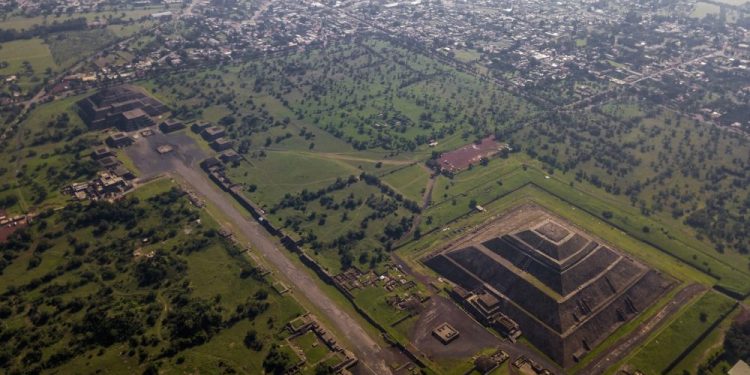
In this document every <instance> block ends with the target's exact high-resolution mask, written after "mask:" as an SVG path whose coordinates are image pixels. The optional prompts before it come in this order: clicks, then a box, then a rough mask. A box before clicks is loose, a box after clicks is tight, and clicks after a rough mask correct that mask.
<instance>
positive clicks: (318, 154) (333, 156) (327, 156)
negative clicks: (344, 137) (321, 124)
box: [269, 149, 414, 165]
mask: <svg viewBox="0 0 750 375" xmlns="http://www.w3.org/2000/svg"><path fill="white" fill-rule="evenodd" d="M269 152H276V153H289V154H297V155H303V156H309V157H311V158H318V159H334V160H348V161H361V162H365V163H383V164H384V165H409V164H414V160H393V159H369V158H363V157H358V156H351V155H347V154H337V153H334V152H305V151H291V150H274V149H270V150H269Z"/></svg>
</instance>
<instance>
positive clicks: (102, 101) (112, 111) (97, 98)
mask: <svg viewBox="0 0 750 375" xmlns="http://www.w3.org/2000/svg"><path fill="white" fill-rule="evenodd" d="M167 111H169V109H168V108H167V107H166V106H164V104H162V103H161V102H159V101H158V100H156V99H154V98H152V97H150V96H148V95H146V94H144V93H143V92H142V91H141V90H140V89H138V88H136V87H134V86H131V85H119V86H113V87H106V88H103V89H101V90H100V91H99V92H97V93H96V94H93V95H91V96H88V97H86V98H84V99H82V100H80V101H79V102H78V114H79V115H80V116H81V118H82V119H83V121H84V122H85V123H86V124H87V125H88V126H89V127H90V128H92V129H102V128H106V127H112V126H116V127H118V128H120V130H125V131H131V130H136V129H139V128H141V127H145V126H151V125H153V121H152V119H151V117H155V116H158V115H161V114H163V113H165V112H167Z"/></svg>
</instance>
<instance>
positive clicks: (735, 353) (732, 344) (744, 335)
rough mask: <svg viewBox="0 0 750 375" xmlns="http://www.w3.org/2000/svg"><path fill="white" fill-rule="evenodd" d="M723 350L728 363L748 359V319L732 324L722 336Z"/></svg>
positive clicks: (749, 354)
mask: <svg viewBox="0 0 750 375" xmlns="http://www.w3.org/2000/svg"><path fill="white" fill-rule="evenodd" d="M724 350H725V351H726V354H727V358H728V359H729V362H730V363H732V362H734V361H737V360H740V359H741V360H743V361H750V320H747V321H744V322H742V323H739V322H735V323H734V324H732V326H731V327H730V328H729V331H727V335H726V336H725V337H724Z"/></svg>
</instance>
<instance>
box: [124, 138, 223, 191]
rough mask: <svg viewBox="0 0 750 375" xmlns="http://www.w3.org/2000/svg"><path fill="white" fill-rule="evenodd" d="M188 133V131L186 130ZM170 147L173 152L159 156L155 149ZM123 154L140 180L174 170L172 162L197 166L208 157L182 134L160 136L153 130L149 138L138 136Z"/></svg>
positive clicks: (191, 139) (192, 140) (193, 141)
mask: <svg viewBox="0 0 750 375" xmlns="http://www.w3.org/2000/svg"><path fill="white" fill-rule="evenodd" d="M186 131H188V130H186ZM164 145H170V146H172V148H173V150H172V151H171V152H169V153H166V154H159V153H158V152H156V148H157V147H159V146H164ZM125 153H126V154H127V155H128V157H130V159H132V160H133V163H135V166H136V167H137V168H138V170H139V171H140V173H141V175H140V176H138V177H139V178H140V179H148V178H150V177H153V176H156V175H159V174H161V173H164V172H169V171H171V170H173V169H174V164H173V163H174V162H175V161H178V160H179V161H181V162H182V163H184V164H185V165H187V166H197V165H198V163H200V162H201V161H202V160H203V159H205V158H207V157H208V155H207V154H206V153H205V152H204V151H203V150H202V149H201V148H200V147H199V146H198V144H197V143H196V142H195V140H194V139H193V138H191V137H190V136H189V135H187V134H185V133H184V131H183V132H177V133H170V134H169V135H165V134H162V133H161V132H160V131H158V130H154V134H153V135H151V136H149V137H142V136H140V137H139V138H138V139H136V141H135V143H134V144H133V145H132V146H130V147H128V148H126V149H125Z"/></svg>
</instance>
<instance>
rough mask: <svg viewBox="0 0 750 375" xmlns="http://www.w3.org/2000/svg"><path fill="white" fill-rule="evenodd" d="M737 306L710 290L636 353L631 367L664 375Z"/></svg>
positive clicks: (630, 363)
mask: <svg viewBox="0 0 750 375" xmlns="http://www.w3.org/2000/svg"><path fill="white" fill-rule="evenodd" d="M735 306H736V302H735V301H732V300H731V299H729V298H727V297H726V296H724V295H721V294H718V293H715V292H712V291H709V292H708V293H706V294H705V295H704V296H703V297H701V298H700V299H699V300H698V301H696V302H695V303H694V304H693V305H691V306H690V307H688V308H686V309H684V310H683V311H682V312H681V313H680V314H679V315H678V316H677V317H676V318H674V320H673V321H672V322H671V323H670V324H669V325H668V326H667V327H665V328H664V329H663V330H661V331H660V332H659V333H658V334H657V335H656V336H655V337H654V338H653V339H652V340H651V341H649V342H648V343H647V344H646V345H644V346H643V347H642V348H641V349H640V350H639V351H638V352H636V353H635V355H634V356H633V357H632V358H631V359H630V360H628V361H627V362H628V364H629V365H631V366H632V367H633V368H636V369H639V370H641V371H643V372H644V373H646V374H662V373H664V372H665V371H667V370H668V367H669V366H670V364H671V363H672V362H673V361H675V359H676V358H678V356H680V355H682V354H683V352H686V351H689V350H690V349H691V348H692V347H693V345H696V344H697V343H698V341H699V340H700V339H701V338H702V335H704V334H706V333H707V332H708V330H710V329H712V328H713V327H714V325H715V324H718V323H720V321H721V320H722V319H723V318H724V317H725V316H726V315H727V314H728V313H729V312H730V311H731V310H732V309H733V308H734V307H735Z"/></svg>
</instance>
